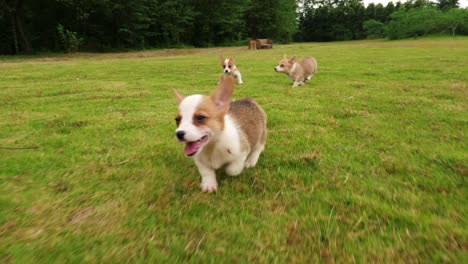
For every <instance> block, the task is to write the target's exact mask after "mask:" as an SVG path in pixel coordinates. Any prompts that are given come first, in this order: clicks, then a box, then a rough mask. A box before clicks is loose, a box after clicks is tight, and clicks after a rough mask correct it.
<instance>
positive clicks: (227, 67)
mask: <svg viewBox="0 0 468 264" xmlns="http://www.w3.org/2000/svg"><path fill="white" fill-rule="evenodd" d="M220 61H221V67H222V68H223V74H224V75H231V76H233V77H234V78H235V80H236V83H237V84H243V83H244V82H242V75H241V73H240V71H239V69H237V67H236V65H235V64H234V63H235V58H234V56H233V57H231V58H229V59H225V58H224V56H222V55H221V58H220Z"/></svg>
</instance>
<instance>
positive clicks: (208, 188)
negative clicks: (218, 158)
mask: <svg viewBox="0 0 468 264" xmlns="http://www.w3.org/2000/svg"><path fill="white" fill-rule="evenodd" d="M200 188H201V190H202V192H208V193H212V192H216V191H217V190H218V183H217V182H216V180H215V181H202V183H201V184H200Z"/></svg>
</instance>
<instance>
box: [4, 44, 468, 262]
mask: <svg viewBox="0 0 468 264" xmlns="http://www.w3.org/2000/svg"><path fill="white" fill-rule="evenodd" d="M283 53H286V54H288V55H293V54H296V55H298V56H306V55H312V56H314V57H316V58H317V60H318V62H319V72H318V74H317V75H316V76H315V77H314V78H313V79H312V81H311V82H310V83H309V84H307V85H306V86H305V87H300V88H291V87H290V86H291V85H292V82H291V81H290V80H288V79H287V78H286V76H284V75H280V74H277V73H275V72H274V71H273V67H274V66H275V65H276V64H277V62H278V61H279V60H280V59H281V57H282V55H283ZM220 54H224V55H226V56H229V55H236V56H237V61H238V63H237V65H238V67H239V68H240V70H241V72H242V74H243V79H244V82H245V84H244V85H243V86H238V87H236V90H235V97H236V98H242V97H245V96H249V97H253V98H255V99H256V100H257V101H258V102H259V103H260V104H261V105H262V106H263V108H264V109H265V111H266V113H267V115H268V122H269V123H268V131H269V134H268V138H267V147H266V149H265V152H264V153H263V154H262V155H261V157H260V160H259V163H258V165H257V167H256V168H253V169H247V170H245V171H244V172H243V173H242V174H241V175H240V176H239V177H232V178H231V177H228V176H226V175H224V173H222V172H218V179H219V181H220V187H219V190H218V193H216V194H206V193H201V192H200V189H199V187H198V186H199V182H200V179H199V178H200V177H199V174H198V172H197V169H196V166H195V164H194V163H193V161H192V160H191V159H190V158H187V157H184V155H183V145H182V144H180V143H178V142H176V140H175V137H174V131H175V122H174V117H175V112H176V107H177V106H176V100H175V98H174V97H173V95H172V92H171V89H172V88H174V87H175V88H177V89H178V90H179V91H180V92H181V93H183V94H185V95H188V94H194V93H203V94H207V93H209V92H211V91H212V90H213V89H214V87H215V84H216V81H217V77H218V75H219V73H220V71H221V67H220V66H219V62H218V60H219V55H220ZM467 62H468V38H456V39H452V38H436V39H422V40H404V41H392V42H389V41H383V40H375V41H355V42H334V43H304V44H293V45H277V46H275V47H274V49H272V50H258V51H248V50H246V49H245V48H244V47H242V48H239V47H236V48H212V49H185V50H162V51H146V52H133V53H121V54H102V55H99V54H77V55H70V56H65V55H61V56H59V55H57V56H52V57H33V58H28V57H23V58H21V59H17V58H14V59H12V58H9V57H4V58H2V59H0V73H1V74H0V148H1V149H0V161H1V162H0V184H1V185H0V186H1V188H0V262H2V263H9V262H11V263H50V262H57V263H68V262H69V263H81V262H91V263H97V262H107V263H109V262H110V263H114V262H129V263H136V262H139V263H142V262H158V263H173V262H186V261H188V262H198V263H207V262H209V263H225V262H228V263H229V262H234V263H246V262H260V263H272V262H277V263H290V262H293V263H308V262H316V261H324V262H332V261H335V262H339V263H341V262H354V261H355V262H358V263H362V262H363V261H367V262H405V263H406V262H422V263H429V262H458V263H466V262H467V260H468V230H467V217H468V214H467V197H468V192H467V191H468V190H467V187H468V185H467V183H468V181H467V179H468V156H467V142H468V141H467V136H466V133H467V124H468V114H467V113H468V100H467V99H468V88H467V83H468V80H467V78H468V63H467ZM8 148H25V149H8Z"/></svg>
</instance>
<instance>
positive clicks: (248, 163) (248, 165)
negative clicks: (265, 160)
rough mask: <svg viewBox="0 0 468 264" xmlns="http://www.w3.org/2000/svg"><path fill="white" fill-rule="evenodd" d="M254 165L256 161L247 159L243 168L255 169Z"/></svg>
mask: <svg viewBox="0 0 468 264" xmlns="http://www.w3.org/2000/svg"><path fill="white" fill-rule="evenodd" d="M255 165H257V160H252V159H247V160H246V161H245V167H246V168H253V167H255Z"/></svg>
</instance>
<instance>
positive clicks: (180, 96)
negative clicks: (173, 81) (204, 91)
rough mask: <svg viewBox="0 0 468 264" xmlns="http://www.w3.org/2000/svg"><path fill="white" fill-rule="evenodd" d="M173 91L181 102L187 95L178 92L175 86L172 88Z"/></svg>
mask: <svg viewBox="0 0 468 264" xmlns="http://www.w3.org/2000/svg"><path fill="white" fill-rule="evenodd" d="M172 92H173V93H174V96H175V97H176V98H177V101H178V102H179V104H180V102H182V100H184V98H185V96H183V95H181V94H180V93H179V92H177V90H176V89H175V88H173V89H172Z"/></svg>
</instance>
